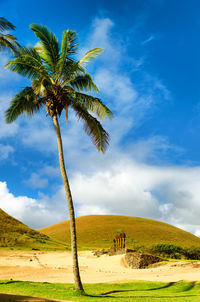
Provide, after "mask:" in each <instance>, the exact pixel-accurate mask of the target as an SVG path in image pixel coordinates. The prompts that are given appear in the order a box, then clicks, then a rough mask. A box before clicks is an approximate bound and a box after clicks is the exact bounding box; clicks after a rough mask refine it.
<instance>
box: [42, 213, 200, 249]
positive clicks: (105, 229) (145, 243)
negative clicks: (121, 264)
mask: <svg viewBox="0 0 200 302" xmlns="http://www.w3.org/2000/svg"><path fill="white" fill-rule="evenodd" d="M76 227H77V239H78V248H79V250H81V249H82V250H85V249H97V248H109V247H110V246H111V245H112V242H113V239H114V237H115V235H116V234H117V233H120V232H125V233H126V236H127V240H126V247H128V248H137V247H144V248H150V247H151V246H153V245H155V244H159V243H168V244H175V245H179V246H181V247H191V246H194V247H199V248H200V238H198V237H196V236H194V235H192V234H191V233H188V232H185V231H183V230H181V229H179V228H176V227H174V226H172V225H169V224H167V223H164V222H160V221H156V220H151V219H145V218H138V217H130V216H118V215H90V216H82V217H78V218H76ZM39 231H40V232H42V233H44V234H46V235H48V236H51V237H52V238H54V239H56V240H59V241H63V242H65V243H67V244H70V231H69V220H67V221H63V222H60V223H57V224H54V225H51V226H48V227H45V228H42V229H40V230H39Z"/></svg>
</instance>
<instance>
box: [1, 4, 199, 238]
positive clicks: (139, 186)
mask: <svg viewBox="0 0 200 302" xmlns="http://www.w3.org/2000/svg"><path fill="white" fill-rule="evenodd" d="M0 8H1V16H3V17H5V18H7V19H8V20H10V21H11V22H12V23H13V24H14V25H15V26H16V31H15V35H16V36H17V38H18V40H19V42H20V43H21V44H22V45H34V44H35V43H36V42H37V38H36V37H35V36H34V34H33V32H32V31H31V30H30V29H29V25H30V24H31V23H42V24H43V25H46V26H47V27H48V28H49V29H51V30H52V31H53V32H54V33H55V34H56V35H57V37H58V38H59V39H61V35H62V31H63V30H65V29H68V28H69V29H72V30H76V31H77V33H78V36H79V43H80V52H79V53H78V54H77V58H79V57H80V56H81V55H82V54H83V53H84V52H86V51H87V50H89V49H92V48H94V47H103V48H104V52H103V54H101V55H100V56H99V57H98V58H96V59H95V61H93V62H92V63H90V65H88V71H89V72H90V73H91V74H92V76H93V79H94V81H95V83H96V84H97V86H98V88H99V90H100V98H101V99H102V101H103V102H104V103H106V104H107V105H108V106H109V108H110V109H111V110H112V111H113V112H114V114H115V117H114V119H113V120H112V121H109V120H108V121H106V122H105V123H104V127H105V128H106V130H107V131H108V132H109V133H110V137H111V140H110V147H109V150H108V151H107V153H106V154H105V155H102V154H100V153H98V152H97V151H96V149H95V147H94V146H93V145H92V143H91V142H90V139H89V138H88V137H87V136H86V134H85V133H84V131H83V129H82V125H81V123H80V122H77V120H76V117H75V116H74V114H73V112H70V117H69V123H68V125H66V123H65V121H64V119H63V118H61V120H60V122H61V126H62V134H63V143H64V148H65V151H64V152H65V158H66V167H67V171H68V173H69V178H70V183H71V186H72V193H73V197H74V202H75V208H76V213H77V216H80V215H87V214H123V215H131V216H139V217H146V218H152V219H157V220H161V221H166V222H168V223H171V224H173V225H176V226H179V227H181V228H184V229H186V230H188V231H191V232H193V233H194V234H196V235H200V224H199V215H200V201H199V196H200V186H199V182H200V155H199V147H200V125H199V118H200V88H199V80H200V68H199V67H200V57H199V53H200V39H199V33H200V20H199V14H200V3H199V1H197V0H191V1H179V0H176V1H171V0H168V1H165V0H146V1H144V0H140V1H139V0H138V1H137V0H135V1H129V0H127V1H124V2H121V1H118V0H117V1H89V0H86V1H80V0H76V1H73V2H72V1H57V2H56V5H55V2H53V1H38V0H36V1H34V2H33V1H32V2H27V1H20V0H16V1H15V2H14V3H13V1H9V0H6V1H2V0H0ZM8 59H9V54H8V53H1V54H0V65H1V69H0V80H1V88H0V102H1V107H0V108H1V109H0V122H1V128H0V207H1V208H2V209H4V210H5V211H7V212H8V213H9V214H11V215H13V216H15V217H16V218H18V219H20V220H22V221H23V222H24V223H26V224H27V225H29V226H31V227H34V228H39V227H43V226H46V225H49V224H53V223H56V222H59V221H61V220H65V219H67V218H68V213H67V208H66V201H65V196H64V191H63V186H62V180H61V177H60V174H59V166H58V156H57V144H56V136H55V133H54V129H53V126H52V123H51V120H50V119H49V118H48V117H46V116H45V112H41V113H40V114H38V115H35V116H34V117H33V118H32V119H29V118H28V117H26V116H23V117H21V118H19V119H18V120H17V121H16V122H15V123H13V124H11V125H6V124H5V121H4V116H3V114H4V111H5V110H6V109H7V108H8V106H9V103H10V101H11V99H12V97H13V96H14V95H15V93H17V92H18V91H20V89H22V88H23V87H25V86H26V85H29V84H30V82H29V81H28V80H27V79H24V78H22V77H19V76H17V75H15V74H13V73H11V72H9V71H5V70H4V69H3V65H4V64H5V63H6V62H7V60H8Z"/></svg>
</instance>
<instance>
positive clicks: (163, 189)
mask: <svg viewBox="0 0 200 302" xmlns="http://www.w3.org/2000/svg"><path fill="white" fill-rule="evenodd" d="M199 175H200V167H195V168H188V167H176V166H174V167H165V166H162V167H159V166H150V165H144V164H138V163H136V162H134V161H132V160H130V161H129V162H127V161H123V160H118V162H114V163H112V165H111V166H108V165H107V166H106V165H105V168H104V171H103V169H102V171H100V172H96V173H93V174H92V175H87V174H84V173H81V174H80V173H76V174H75V175H74V177H73V178H72V181H71V184H72V192H73V194H74V200H75V201H76V203H77V204H78V206H77V210H78V214H82V215H83V214H85V215H86V214H92V213H96V214H104V213H106V214H121V215H130V216H140V217H146V218H152V219H157V220H162V221H166V222H168V223H171V224H173V225H176V226H179V227H180V226H181V227H182V228H184V229H185V230H189V231H192V232H193V233H195V232H197V233H198V232H199V231H198V230H199V229H200V223H199V215H200V203H199V198H198V196H199V194H200V187H199ZM84 209H86V210H85V211H84ZM79 211H80V212H79Z"/></svg>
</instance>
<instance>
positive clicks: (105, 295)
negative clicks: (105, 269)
mask: <svg viewBox="0 0 200 302" xmlns="http://www.w3.org/2000/svg"><path fill="white" fill-rule="evenodd" d="M177 283H178V282H169V283H167V284H165V285H164V286H159V287H154V288H148V289H127V290H126V289H122V290H112V291H107V292H104V293H101V294H100V295H98V296H93V295H88V296H90V297H96V298H115V299H116V298H120V299H124V300H125V299H128V298H135V299H136V298H151V299H161V298H167V299H172V298H173V299H174V298H186V297H200V293H199V295H198V294H191V295H188V294H187V295H184V294H183V293H184V292H188V291H189V290H191V289H193V288H194V286H195V285H196V282H195V281H192V282H188V284H186V285H185V286H184V287H183V288H181V289H180V293H182V294H180V295H175V296H174V294H175V293H176V294H177V293H178V292H175V293H173V292H171V293H170V294H171V295H158V296H154V295H141V296H139V295H136V296H135V295H134V296H114V295H111V294H115V293H127V292H132V293H134V292H140V291H141V292H150V291H158V290H163V289H167V288H170V287H172V286H175V285H176V284H177Z"/></svg>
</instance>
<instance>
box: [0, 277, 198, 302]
mask: <svg viewBox="0 0 200 302" xmlns="http://www.w3.org/2000/svg"><path fill="white" fill-rule="evenodd" d="M84 288H85V291H86V293H87V295H86V296H79V295H77V293H76V292H75V290H74V287H73V285H72V284H59V283H34V282H22V281H0V292H1V293H10V294H18V295H27V296H36V297H45V298H51V299H61V300H70V301H80V302H89V301H94V302H96V301H104V302H111V301H112V302H121V301H124V302H125V301H126V302H130V301H134V302H139V301H140V302H143V301H148V302H150V301H157V302H169V301H170V302H173V301H176V302H180V301H181V302H197V301H200V283H199V282H186V281H180V282H170V283H162V282H146V281H137V282H131V283H120V284H116V283H115V284H112V283H99V284H85V285H84Z"/></svg>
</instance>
